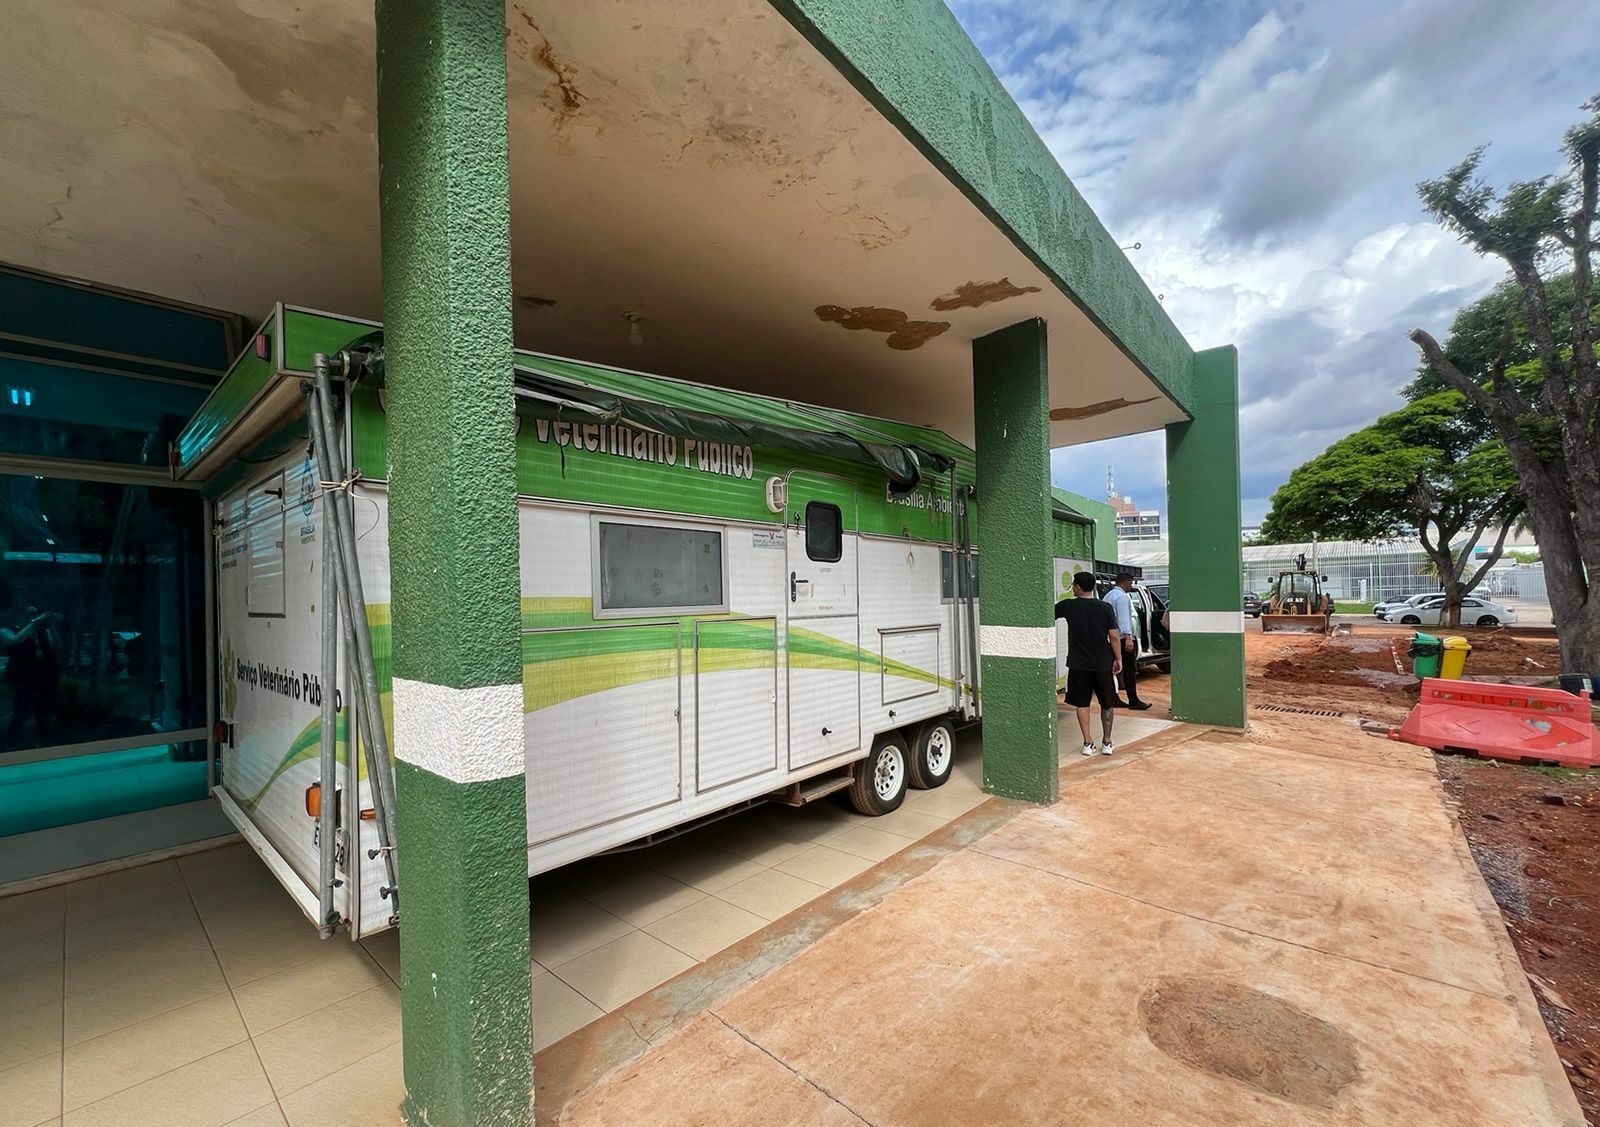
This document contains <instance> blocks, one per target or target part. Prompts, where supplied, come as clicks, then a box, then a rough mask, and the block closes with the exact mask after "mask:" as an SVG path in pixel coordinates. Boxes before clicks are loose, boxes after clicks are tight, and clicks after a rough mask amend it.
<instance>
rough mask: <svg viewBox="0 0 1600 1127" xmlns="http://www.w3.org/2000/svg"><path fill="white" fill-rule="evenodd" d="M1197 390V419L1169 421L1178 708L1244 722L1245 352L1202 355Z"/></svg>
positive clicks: (1177, 714) (1197, 717) (1198, 718)
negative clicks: (1242, 365) (1241, 478)
mask: <svg viewBox="0 0 1600 1127" xmlns="http://www.w3.org/2000/svg"><path fill="white" fill-rule="evenodd" d="M1194 387H1195V409H1194V419H1193V420H1192V421H1190V422H1187V423H1174V424H1172V425H1171V426H1169V427H1167V538H1168V543H1169V547H1170V554H1169V557H1168V558H1169V559H1170V560H1171V564H1170V567H1171V576H1170V580H1171V591H1172V715H1173V718H1174V719H1177V720H1190V721H1193V722H1195V723H1199V724H1219V725H1222V726H1224V727H1229V728H1242V727H1244V724H1245V715H1246V710H1245V695H1244V614H1243V612H1242V609H1241V600H1242V597H1243V594H1244V592H1243V582H1244V580H1243V575H1244V550H1243V548H1242V547H1241V546H1240V543H1241V541H1240V523H1241V522H1240V513H1239V353H1238V350H1236V349H1234V348H1233V347H1231V346H1230V347H1227V348H1212V349H1208V350H1206V351H1205V352H1197V353H1195V357H1194Z"/></svg>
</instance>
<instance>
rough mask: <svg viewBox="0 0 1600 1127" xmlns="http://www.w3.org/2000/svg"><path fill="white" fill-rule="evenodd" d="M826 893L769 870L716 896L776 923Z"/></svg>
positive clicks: (809, 884) (820, 887)
mask: <svg viewBox="0 0 1600 1127" xmlns="http://www.w3.org/2000/svg"><path fill="white" fill-rule="evenodd" d="M902 844H903V843H902ZM812 848H815V846H813V847H812ZM826 891H827V889H825V888H823V887H822V886H821V885H820V884H812V883H811V882H810V881H808V880H801V879H800V878H799V877H796V876H790V875H789V874H788V873H783V872H779V871H778V870H777V869H768V870H767V871H766V872H764V873H761V874H759V875H757V876H753V877H750V878H749V879H748V880H742V881H740V882H739V883H738V884H733V885H729V886H728V887H727V888H724V889H723V890H722V891H721V892H719V893H717V896H718V897H719V898H720V899H722V900H726V901H727V902H728V903H730V904H733V905H735V906H736V907H740V908H743V909H744V910H745V911H747V912H754V913H755V914H756V915H758V916H760V917H761V918H762V919H766V920H775V919H777V918H778V917H780V916H787V915H788V914H789V913H790V912H792V911H794V910H795V909H796V908H798V907H800V905H802V904H805V903H807V902H808V901H811V900H814V899H815V898H816V897H818V896H821V895H822V894H823V893H824V892H826Z"/></svg>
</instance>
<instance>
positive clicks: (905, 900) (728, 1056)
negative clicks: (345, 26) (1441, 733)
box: [539, 717, 1582, 1127]
mask: <svg viewBox="0 0 1600 1127" xmlns="http://www.w3.org/2000/svg"><path fill="white" fill-rule="evenodd" d="M1190 735H1191V736H1192V733H1191V734H1190ZM1159 745H1165V746H1159ZM1149 746H1150V747H1155V748H1156V749H1155V750H1149V749H1148V748H1147V753H1146V754H1143V755H1140V754H1137V753H1136V754H1135V755H1132V756H1130V757H1128V759H1127V761H1124V762H1122V763H1121V765H1120V766H1115V767H1113V766H1112V764H1111V763H1110V762H1109V761H1108V762H1107V763H1105V764H1100V763H1096V765H1095V766H1096V769H1095V770H1092V771H1086V770H1073V769H1070V768H1069V769H1068V770H1067V771H1066V772H1065V773H1064V775H1063V788H1064V790H1063V797H1062V801H1061V802H1060V804H1058V805H1057V806H1054V807H1050V808H1044V809H1041V808H1031V807H1016V806H1012V805H1011V804H997V803H988V804H985V806H982V807H979V808H978V809H976V810H974V811H973V812H972V813H971V814H970V815H968V816H967V818H966V819H965V820H964V821H965V822H966V826H965V827H963V826H962V824H961V823H957V824H955V825H953V826H952V827H951V828H950V829H951V833H950V834H947V835H946V837H945V839H944V844H943V845H942V846H939V845H938V844H937V843H935V845H931V846H930V847H929V848H928V849H925V850H920V851H919V850H911V851H908V852H907V854H905V855H902V856H903V857H905V859H906V861H905V863H906V864H910V865H914V866H915V868H914V869H912V870H911V871H908V872H906V873H904V874H903V877H904V879H903V880H894V879H891V878H890V877H886V876H885V874H884V873H882V872H880V871H879V870H875V871H874V874H876V875H874V874H864V875H863V877H862V878H860V879H861V880H862V881H864V882H866V881H869V878H870V882H869V883H870V884H871V887H868V886H867V885H866V884H864V885H863V887H862V888H861V889H856V890H853V894H854V895H855V897H856V903H857V904H858V905H862V904H865V905H867V906H866V907H864V909H863V910H859V911H858V912H857V913H856V914H853V915H851V914H849V913H848V912H847V911H845V912H841V914H839V915H838V916H837V918H836V922H833V923H832V924H831V929H830V930H826V931H825V933H822V934H821V937H820V938H817V939H816V940H815V942H809V941H808V942H799V943H791V944H789V945H787V946H785V945H784V944H783V942H782V938H781V936H777V935H776V934H774V935H768V936H766V937H765V938H764V939H763V941H762V942H763V944H764V946H761V947H760V948H759V949H756V948H752V949H750V950H743V951H740V950H738V949H734V950H732V951H730V952H729V956H730V958H732V959H737V960H739V961H740V965H741V966H743V967H744V968H745V971H744V973H743V974H741V975H730V976H725V977H724V978H721V979H717V978H715V977H714V976H709V977H707V976H703V977H702V978H701V979H699V980H698V981H697V982H695V983H693V984H685V985H684V988H683V989H682V990H679V991H677V993H676V994H675V993H674V987H673V984H670V983H669V984H668V985H667V986H664V987H662V988H661V991H660V992H659V994H658V996H657V997H655V998H653V999H652V998H646V999H641V1000H640V1003H639V1006H638V1010H637V1013H635V1014H633V1015H630V1014H629V1013H628V1011H626V1010H624V1011H620V1012H619V1013H618V1014H617V1015H612V1018H613V1019H615V1020H616V1021H617V1022H620V1023H625V1025H626V1028H624V1025H616V1026H614V1027H613V1028H612V1029H611V1031H610V1032H609V1033H608V1032H607V1031H606V1030H605V1029H603V1028H601V1027H599V1026H598V1025H597V1028H596V1032H595V1034H594V1035H592V1036H591V1037H590V1038H589V1039H587V1040H585V1039H584V1038H583V1035H581V1034H580V1035H578V1037H576V1038H574V1039H569V1043H567V1044H566V1045H564V1046H557V1047H556V1049H553V1050H551V1052H552V1053H558V1052H560V1053H564V1054H565V1055H564V1056H552V1057H551V1058H550V1059H549V1061H548V1062H547V1061H546V1058H545V1057H543V1056H541V1058H540V1067H541V1071H542V1072H543V1075H544V1076H545V1077H546V1078H549V1077H550V1076H551V1070H552V1069H560V1070H570V1069H571V1068H572V1067H573V1066H574V1064H575V1063H576V1062H578V1061H579V1060H581V1061H583V1062H585V1063H586V1064H587V1066H588V1068H587V1069H586V1070H584V1071H586V1072H587V1076H586V1077H585V1079H584V1081H583V1082H582V1083H581V1084H579V1085H575V1086H574V1087H573V1088H572V1089H571V1094H570V1096H564V1095H562V1094H560V1093H558V1092H557V1091H553V1090H549V1089H544V1088H541V1092H540V1097H539V1098H540V1100H541V1101H544V1103H543V1105H542V1106H541V1114H540V1118H541V1119H542V1120H546V1121H552V1120H553V1121H559V1122H561V1123H565V1124H573V1125H584V1127H589V1125H601V1124H636V1123H640V1122H654V1123H672V1124H707V1125H710V1124H717V1125H730V1124H780V1123H794V1124H801V1123H807V1124H809V1123H823V1124H832V1123H840V1124H845V1123H862V1122H866V1123H871V1124H874V1125H876V1127H891V1125H893V1127H901V1125H903V1127H929V1125H944V1124H949V1125H968V1124H971V1125H978V1124H984V1125H990V1124H1007V1123H1018V1124H1063V1125H1065V1124H1074V1125H1077V1124H1082V1125H1085V1127H1089V1125H1092V1127H1113V1125H1120V1124H1129V1125H1134V1124H1137V1125H1141V1127H1143V1125H1157V1124H1161V1125H1165V1124H1171V1125H1178V1124H1214V1123H1228V1124H1262V1125H1266V1124H1274V1125H1276V1124H1328V1125H1332V1124H1341V1125H1343V1124H1353V1123H1359V1124H1385V1125H1389V1124H1392V1125H1395V1127H1401V1125H1404V1127H1414V1125H1419V1124H1430V1125H1431V1124H1440V1125H1459V1127H1481V1125H1485V1124H1517V1125H1527V1127H1557V1125H1559V1127H1578V1125H1580V1124H1581V1123H1582V1119H1581V1116H1580V1114H1579V1111H1578V1108H1577V1104H1576V1102H1575V1101H1574V1099H1573V1097H1572V1094H1571V1091H1570V1089H1569V1088H1568V1086H1567V1084H1566V1080H1565V1077H1564V1075H1563V1074H1562V1070H1561V1067H1560V1065H1559V1062H1558V1061H1557V1059H1556V1056H1555V1053H1554V1050H1553V1049H1552V1047H1551V1045H1550V1042H1549V1039H1548V1036H1547V1035H1546V1033H1545V1030H1544V1027H1543V1025H1542V1023H1541V1022H1540V1019H1539V1015H1538V1012H1537V1009H1536V1008H1535V1005H1534V1002H1533V999H1532V996H1531V994H1530V993H1529V989H1528V986H1527V983H1526V980H1525V979H1524V977H1523V975H1522V971H1521V968H1520V965H1519V964H1518V963H1517V960H1516V956H1515V953H1514V952H1513V951H1512V949H1511V946H1510V943H1509V941H1508V940H1507V938H1506V935H1505V932H1504V929H1503V927H1502V925H1501V922H1500V917H1499V915H1498V912H1497V911H1496V910H1495V908H1494V905H1493V902H1492V900H1491V899H1490V898H1489V895H1488V892H1487V890H1486V889H1485V888H1484V886H1483V883H1482V880H1481V878H1480V877H1479V876H1478V873H1477V870H1476V869H1475V868H1474V867H1473V865H1472V862H1471V860H1470V857H1469V856H1468V854H1467V851H1466V848H1465V844H1464V842H1463V840H1462V838H1461V835H1460V832H1459V829H1458V828H1457V827H1456V825H1455V823H1454V821H1453V818H1452V815H1451V813H1450V811H1449V809H1448V808H1447V806H1446V804H1445V800H1444V796H1443V793H1442V791H1441V789H1440V787H1439V784H1438V781H1437V778H1436V776H1435V774H1434V772H1433V769H1432V763H1431V759H1430V757H1429V756H1428V753H1426V752H1424V751H1421V750H1420V749H1400V750H1397V748H1396V745H1394V744H1392V743H1389V742H1387V741H1380V740H1376V739H1373V738H1371V737H1367V736H1364V735H1362V734H1361V733H1360V732H1359V730H1358V729H1356V728H1355V727H1354V726H1352V725H1350V724H1347V723H1344V722H1342V721H1334V720H1311V719H1309V718H1300V717H1284V718H1276V717H1275V718H1273V719H1272V720H1271V721H1270V722H1257V724H1256V725H1255V726H1254V728H1253V729H1252V732H1251V734H1250V735H1248V736H1246V735H1241V734H1223V733H1208V734H1205V735H1202V736H1200V737H1199V738H1186V739H1185V740H1184V742H1178V740H1177V739H1176V738H1174V733H1172V732H1168V733H1162V734H1161V735H1159V736H1156V737H1154V738H1153V740H1152V741H1150V745H1149ZM1136 751H1137V749H1136ZM886 868H888V865H886V866H881V867H880V869H886ZM844 893H845V895H844V896H843V897H842V898H841V899H840V900H839V901H838V904H837V905H836V908H847V907H848V906H849V896H850V895H851V894H852V890H851V889H850V888H849V887H848V886H847V888H846V889H845V890H844ZM780 923H782V921H780ZM793 923H794V926H795V927H796V928H803V929H809V930H808V931H807V936H808V937H809V936H814V935H817V934H818V933H819V931H818V927H817V920H816V918H815V916H812V917H810V918H807V919H797V920H795V921H793ZM774 926H775V927H777V926H778V925H774ZM753 954H754V956H755V957H754V958H752V955H753ZM690 985H692V986H693V992H692V993H690V992H689V990H688V987H689V986H690ZM668 999H670V1000H671V1007H672V1016H671V1018H670V1020H665V1021H662V1020H656V1021H654V1022H652V1020H651V1015H652V1014H655V1015H656V1016H657V1017H659V1014H660V1012H661V1006H662V1005H663V1003H664V1001H666V1000H668ZM635 1019H637V1020H635ZM630 1030H631V1032H630ZM547 1065H548V1067H547ZM558 1087H559V1085H558Z"/></svg>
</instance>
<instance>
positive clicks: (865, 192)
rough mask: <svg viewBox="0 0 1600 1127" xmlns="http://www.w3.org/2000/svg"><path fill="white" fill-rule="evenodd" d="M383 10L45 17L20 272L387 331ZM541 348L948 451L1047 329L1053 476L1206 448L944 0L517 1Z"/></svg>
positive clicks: (3, 133)
mask: <svg viewBox="0 0 1600 1127" xmlns="http://www.w3.org/2000/svg"><path fill="white" fill-rule="evenodd" d="M372 19H373V9H372V5H371V3H370V0H326V2H323V3H318V4H305V5H295V4H292V3H289V2H287V0H240V2H239V3H235V4H227V5H204V4H202V5H192V4H188V3H184V2H181V0H23V2H22V11H21V12H20V13H14V14H13V17H12V18H11V19H10V20H8V26H9V27H10V29H11V33H10V34H9V35H7V36H5V37H3V38H0V70H3V71H4V72H6V73H7V74H8V75H10V76H11V81H9V82H8V83H7V86H8V90H9V91H10V92H11V95H10V103H9V104H8V107H7V109H8V112H7V113H6V114H5V115H0V260H5V261H10V262H14V263H16V264H19V265H22V266H28V267H33V268H36V269H41V270H47V271H51V272H55V273H60V274H65V275H69V276H74V277H81V278H85V279H88V280H92V281H97V282H103V283H106V284H111V285H117V286H123V287H127V288H130V289H135V290H141V291H146V292H149V293H154V294H157V295H161V296H165V297H169V298H174V299H178V300H183V301H189V302H195V303H200V304H204V305H208V306H213V307H217V308H223V309H228V310H233V311H237V312H240V313H243V314H246V315H248V316H251V317H255V316H259V315H261V314H263V313H264V312H265V311H266V310H267V309H268V308H270V306H271V304H272V303H273V302H274V301H278V300H284V301H289V302H293V303H296V304H301V305H307V306H313V307H319V308H325V309H329V310H332V311H337V312H341V313H348V314H352V315H355V316H360V317H369V318H380V317H381V316H382V289H381V278H380V270H379V254H378V195H377V190H378V161H377V145H376V139H375V120H374V113H375V110H374V105H375V90H374V65H375V64H374V47H373V24H372ZM506 47H507V55H508V66H509V72H508V73H509V89H508V109H509V120H510V146H511V215H512V262H513V285H514V292H515V317H516V340H517V344H518V345H519V346H521V347H525V348H532V349H537V350H540V351H543V352H550V353H556V354H563V355H570V356H575V357H581V358H584V359H588V360H593V361H598V362H601V363H607V364H614V365H620V366H625V367H629V368H635V369H641V370H646V371H652V372H660V373H663V374H666V375H672V376H678V377H683V378H688V379H695V380H700V381H704V382H708V383H715V384H724V385H728V386H733V387H738V388H743V389H748V390H753V391H761V392H766V393H769V394H777V395H787V396H792V397H795V398H801V399H805V400H807V401H812V402H820V403H824V404H828V405H834V406H840V407H850V408H852V409H855V410H861V411H866V412H870V413H873V414H879V415H884V416H889V417H893V418H898V419H904V420H906V421H908V422H917V423H931V424H934V425H937V426H940V427H943V428H945V429H946V430H948V431H950V432H951V433H952V434H954V435H956V436H957V437H960V438H963V439H966V440H970V438H971V430H972V427H971V415H972V390H971V347H970V344H971V341H972V339H973V338H974V337H977V336H980V335H982V334H984V333H987V332H990V331H992V330H994V329H997V328H1000V327H1003V326H1005V325H1007V324H1011V323H1013V322H1016V321H1019V320H1023V319H1025V318H1029V317H1042V318H1045V319H1046V320H1047V321H1048V322H1049V326H1050V382H1051V395H1050V404H1051V408H1052V410H1051V419H1052V423H1051V437H1052V442H1053V444H1056V445H1064V444H1068V443H1072V442H1081V441H1087V440H1091V439H1096V438H1104V437H1110V436H1113V435H1118V434H1128V433H1133V432H1136V431H1144V430H1150V429H1154V428H1157V427H1160V426H1162V425H1164V424H1166V423H1170V422H1175V421H1178V420H1181V419H1183V418H1185V417H1187V412H1186V408H1189V407H1192V406H1193V405H1192V403H1190V402H1189V399H1188V397H1189V394H1190V389H1189V379H1190V376H1189V364H1190V353H1189V351H1188V349H1187V346H1186V345H1184V343H1183V341H1182V338H1181V337H1180V336H1179V335H1178V333H1177V331H1176V329H1175V328H1173V327H1172V324H1171V322H1170V321H1169V320H1167V318H1166V316H1165V314H1164V313H1163V312H1162V311H1161V309H1160V306H1159V305H1158V304H1157V303H1156V301H1155V299H1154V297H1153V295H1151V294H1150V293H1149V291H1148V289H1147V288H1146V287H1144V285H1143V284H1142V283H1141V282H1140V281H1139V279H1138V276H1137V274H1136V273H1135V272H1134V271H1133V269H1132V267H1131V266H1130V265H1129V264H1128V262H1127V260H1126V259H1125V258H1124V257H1123V256H1122V254H1121V252H1120V251H1119V250H1118V249H1117V248H1116V245H1115V243H1114V241H1113V240H1111V239H1110V237H1109V236H1108V235H1107V234H1106V232H1105V231H1104V229H1103V228H1102V227H1101V226H1100V224H1099V222H1098V220H1096V219H1095V217H1094V216H1093V214H1092V212H1090V211H1089V209H1088V207H1087V205H1085V204H1084V203H1083V201H1082V199H1081V197H1079V196H1078V195H1077V193H1076V191H1075V190H1074V189H1073V188H1072V186H1071V184H1070V183H1069V182H1068V181H1067V178H1066V177H1065V175H1063V174H1062V173H1061V171H1060V169H1059V168H1058V167H1057V166H1056V165H1055V163H1054V161H1053V159H1052V158H1051V157H1050V155H1049V153H1048V151H1047V150H1046V149H1045V147H1044V145H1043V143H1042V142H1041V141H1039V139H1038V137H1037V136H1036V135H1035V134H1034V133H1033V131H1032V130H1031V128H1029V127H1028V125H1027V123H1026V121H1025V120H1024V119H1023V118H1022V115H1021V113H1020V111H1018V110H1017V108H1016V106H1015V105H1014V104H1013V103H1012V102H1011V100H1010V98H1009V97H1008V96H1007V95H1006V94H1005V93H1004V91H1003V90H1002V89H1001V87H1000V85H999V83H998V81H996V79H995V78H994V75H993V74H992V72H990V71H989V69H988V67H987V66H986V65H985V64H984V63H983V60H982V58H981V56H980V55H979V54H978V52H977V50H976V48H974V47H973V46H972V44H971V43H970V41H968V40H967V38H966V37H965V35H964V34H963V33H962V32H961V30H960V28H959V26H957V25H956V23H955V21H954V18H953V17H951V16H950V14H949V12H948V11H947V10H946V9H945V7H944V5H943V4H942V3H940V2H939V0H906V2H905V3H902V4H898V5H892V6H891V5H870V4H869V5H863V4H859V3H857V4H847V3H843V2H842V0H682V2H679V3H671V4H664V3H660V2H658V0H597V2H595V3H588V4H566V3H559V2H556V0H512V3H510V4H509V5H508V7H507V9H506Z"/></svg>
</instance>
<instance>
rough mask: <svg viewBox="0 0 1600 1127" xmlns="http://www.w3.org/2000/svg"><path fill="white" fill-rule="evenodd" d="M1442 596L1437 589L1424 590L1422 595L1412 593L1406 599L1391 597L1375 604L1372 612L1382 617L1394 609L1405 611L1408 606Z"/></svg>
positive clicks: (1375, 615)
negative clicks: (1386, 600)
mask: <svg viewBox="0 0 1600 1127" xmlns="http://www.w3.org/2000/svg"><path fill="white" fill-rule="evenodd" d="M1442 597H1443V596H1441V595H1440V594H1439V592H1437V591H1424V592H1422V594H1420V595H1412V596H1410V597H1409V598H1405V599H1390V600H1389V601H1388V602H1384V603H1377V604H1375V605H1374V606H1373V608H1372V614H1373V617H1375V618H1382V617H1383V616H1384V615H1387V614H1390V613H1392V612H1394V611H1403V610H1405V609H1406V608H1407V607H1414V606H1420V605H1421V604H1423V603H1425V602H1427V601H1428V600H1429V599H1438V598H1442Z"/></svg>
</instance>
